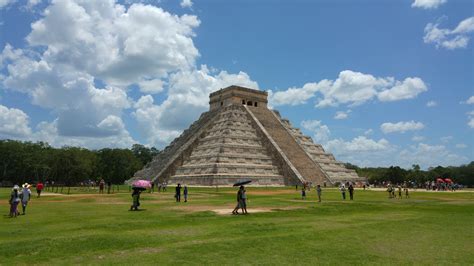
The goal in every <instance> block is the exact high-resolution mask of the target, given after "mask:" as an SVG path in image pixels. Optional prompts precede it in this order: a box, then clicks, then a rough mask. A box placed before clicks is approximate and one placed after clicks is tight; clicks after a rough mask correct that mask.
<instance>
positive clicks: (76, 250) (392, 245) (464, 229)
mask: <svg viewBox="0 0 474 266" xmlns="http://www.w3.org/2000/svg"><path fill="white" fill-rule="evenodd" d="M172 191H173V188H172V187H169V188H168V192H166V193H153V194H149V193H144V194H142V200H141V204H142V206H141V207H142V208H143V211H139V212H130V211H128V208H129V207H130V204H131V197H130V194H129V193H128V188H127V187H121V188H120V193H115V194H111V195H107V194H104V195H98V194H97V193H96V192H95V191H85V190H81V189H73V190H72V191H71V195H54V196H52V195H44V196H42V197H41V198H40V199H37V198H33V200H32V201H31V202H30V205H29V207H28V208H29V209H28V213H27V215H25V216H20V217H18V218H14V219H12V218H8V217H7V213H8V208H9V206H8V204H7V198H8V195H9V192H10V190H9V189H0V202H1V205H0V208H1V210H2V211H3V213H4V215H3V216H1V217H0V247H1V248H0V264H5V265H10V264H18V263H19V264H31V263H33V264H71V263H72V264H131V263H135V264H138V263H146V264H214V265H221V264H233V265H236V264H293V265H297V264H313V265H314V264H316V263H329V264H466V265H472V264H474V255H473V254H474V252H473V250H474V244H473V243H474V241H473V239H474V229H473V228H474V227H473V224H474V223H473V222H474V198H473V196H474V193H473V192H456V193H449V192H423V191H419V192H411V198H410V199H402V200H399V199H388V197H387V194H386V193H385V192H376V191H361V190H357V191H356V195H355V201H353V202H351V201H349V200H346V201H342V200H341V197H340V194H339V192H338V191H337V190H335V189H325V190H324V192H323V202H322V203H317V202H316V197H315V191H314V190H311V191H310V192H309V193H308V198H307V200H305V201H303V200H301V199H300V194H299V193H300V192H299V191H296V190H295V188H252V187H250V188H248V189H247V191H248V192H247V193H248V195H249V211H250V212H252V209H254V210H255V209H259V210H261V211H266V210H273V211H271V212H259V213H251V214H249V215H247V216H244V215H239V216H232V215H219V214H216V213H215V212H214V211H215V210H219V209H231V208H233V207H234V204H235V192H236V189H234V188H218V190H217V189H216V188H190V201H189V202H188V203H183V202H182V203H180V204H177V203H175V202H174V199H173V193H172ZM63 192H64V191H63ZM64 193H65V192H64Z"/></svg>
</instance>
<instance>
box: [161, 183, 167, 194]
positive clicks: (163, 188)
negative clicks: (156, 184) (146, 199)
mask: <svg viewBox="0 0 474 266" xmlns="http://www.w3.org/2000/svg"><path fill="white" fill-rule="evenodd" d="M166 186H168V184H166V182H163V187H162V191H163V192H165V191H166Z"/></svg>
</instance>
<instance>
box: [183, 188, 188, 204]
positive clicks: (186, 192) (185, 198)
mask: <svg viewBox="0 0 474 266" xmlns="http://www.w3.org/2000/svg"><path fill="white" fill-rule="evenodd" d="M183 195H184V202H188V187H187V186H186V185H184V189H183Z"/></svg>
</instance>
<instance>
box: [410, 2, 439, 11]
mask: <svg viewBox="0 0 474 266" xmlns="http://www.w3.org/2000/svg"><path fill="white" fill-rule="evenodd" d="M446 2H447V0H415V1H414V2H413V3H412V4H411V7H418V8H423V9H436V8H438V7H439V6H440V5H442V4H444V3H446Z"/></svg>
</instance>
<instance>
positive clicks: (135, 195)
mask: <svg viewBox="0 0 474 266" xmlns="http://www.w3.org/2000/svg"><path fill="white" fill-rule="evenodd" d="M140 193H141V191H140V189H138V188H133V192H132V206H130V210H131V211H138V206H140Z"/></svg>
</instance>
